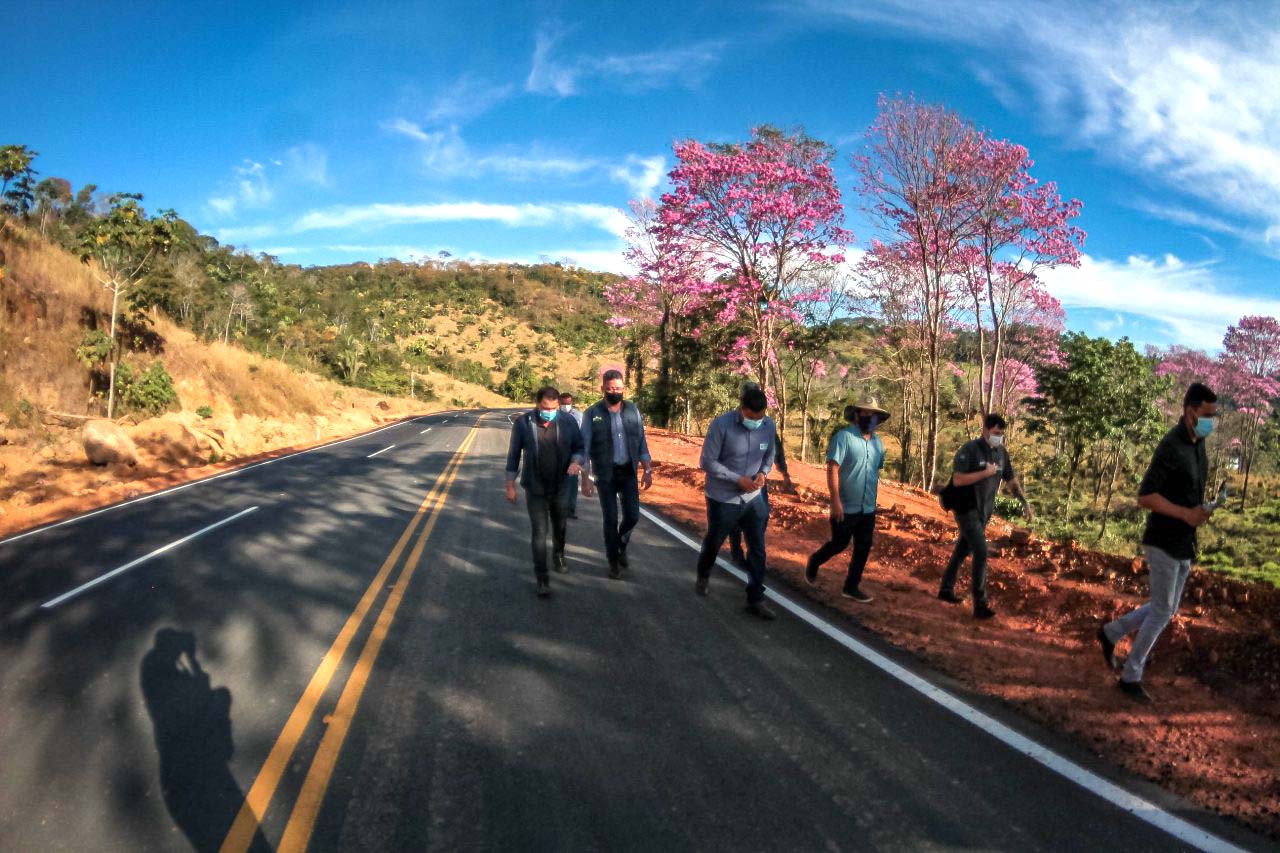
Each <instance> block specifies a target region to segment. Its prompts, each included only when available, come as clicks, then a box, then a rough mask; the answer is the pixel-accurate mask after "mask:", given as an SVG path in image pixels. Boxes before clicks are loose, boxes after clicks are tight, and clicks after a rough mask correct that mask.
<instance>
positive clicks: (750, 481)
mask: <svg viewBox="0 0 1280 853" xmlns="http://www.w3.org/2000/svg"><path fill="white" fill-rule="evenodd" d="M758 488H760V487H759V486H757V485H756V479H755V477H739V478H738V491H740V492H744V493H745V492H754V491H755V490H756V489H758Z"/></svg>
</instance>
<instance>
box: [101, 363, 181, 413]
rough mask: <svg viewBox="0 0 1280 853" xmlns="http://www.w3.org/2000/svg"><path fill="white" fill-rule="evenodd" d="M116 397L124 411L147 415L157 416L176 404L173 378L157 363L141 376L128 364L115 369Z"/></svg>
mask: <svg viewBox="0 0 1280 853" xmlns="http://www.w3.org/2000/svg"><path fill="white" fill-rule="evenodd" d="M116 395H117V397H118V398H119V400H120V402H121V404H122V405H123V406H124V408H125V409H128V410H129V411H134V412H143V413H145V414H148V415H158V414H160V413H161V412H164V411H166V410H167V409H169V408H171V407H173V406H174V405H175V404H176V403H177V402H178V392H177V389H175V388H174V387H173V377H172V376H170V375H169V371H167V370H165V368H164V365H163V364H162V363H161V362H158V361H157V362H156V363H155V364H153V365H151V367H149V368H147V370H146V372H145V373H143V374H142V375H141V376H138V375H136V374H135V373H134V371H133V368H132V367H131V366H130V365H129V364H128V363H121V364H120V365H119V366H118V367H116Z"/></svg>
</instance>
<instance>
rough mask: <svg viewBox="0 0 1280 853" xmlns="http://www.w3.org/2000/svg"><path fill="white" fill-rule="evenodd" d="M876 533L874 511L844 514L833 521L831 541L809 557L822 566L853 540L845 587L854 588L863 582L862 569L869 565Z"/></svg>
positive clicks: (815, 563) (816, 564)
mask: <svg viewBox="0 0 1280 853" xmlns="http://www.w3.org/2000/svg"><path fill="white" fill-rule="evenodd" d="M875 534H876V514H875V513H874V512H855V513H848V512H846V513H845V514H844V518H842V519H841V520H840V521H832V522H831V541H830V542H828V543H827V544H826V545H823V546H822V547H821V548H819V549H818V550H817V551H816V552H814V555H813V556H812V557H810V558H809V559H810V560H811V561H812V562H813V565H815V566H821V565H822V564H823V563H825V562H827V560H830V559H831V558H832V557H834V556H835V555H836V554H839V553H840V552H841V551H843V550H844V549H845V548H847V547H849V542H850V540H852V541H853V556H852V557H850V559H849V574H848V575H847V576H846V577H845V579H844V588H845V589H847V590H854V589H857V588H858V584H860V583H862V570H863V569H865V568H866V567H867V557H868V556H870V554H871V540H872V539H873V538H874V537H875Z"/></svg>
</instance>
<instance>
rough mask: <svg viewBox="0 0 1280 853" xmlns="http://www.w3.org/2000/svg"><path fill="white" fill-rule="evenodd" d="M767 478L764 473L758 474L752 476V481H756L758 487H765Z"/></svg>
mask: <svg viewBox="0 0 1280 853" xmlns="http://www.w3.org/2000/svg"><path fill="white" fill-rule="evenodd" d="M765 481H766V478H765V476H764V474H756V475H755V476H754V477H752V478H751V482H753V483H755V485H756V488H757V489H763V488H764V484H765Z"/></svg>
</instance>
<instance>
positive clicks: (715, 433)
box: [694, 385, 778, 619]
mask: <svg viewBox="0 0 1280 853" xmlns="http://www.w3.org/2000/svg"><path fill="white" fill-rule="evenodd" d="M768 405H769V402H768V398H767V397H766V396H765V393H764V391H762V390H761V389H760V388H759V387H757V386H755V385H749V386H748V387H747V388H745V389H744V390H743V392H742V398H741V405H740V406H739V408H737V409H735V410H734V411H732V412H726V413H725V414H723V415H721V416H720V417H718V418H716V419H715V420H714V421H712V422H711V426H710V428H708V429H707V438H706V440H705V441H704V442H703V444H702V459H701V462H700V466H701V468H702V470H703V471H705V472H706V473H707V485H706V494H707V535H706V538H704V539H703V540H702V551H701V552H700V553H699V554H698V579H697V583H696V584H695V587H694V588H695V590H696V591H697V593H698V595H706V594H707V588H708V583H709V581H710V578H711V567H712V566H713V565H715V561H716V555H717V554H719V553H720V546H721V545H723V544H724V540H725V539H726V538H727V537H728V536H729V533H730V532H731V531H732V530H733V529H734V528H735V527H738V526H739V525H741V527H742V532H743V535H744V537H745V538H746V541H747V554H748V557H747V573H748V575H749V577H750V579H749V581H748V583H747V612H748V613H750V614H752V615H753V616H758V617H759V618H761V619H773V618H774V612H773V611H772V610H770V609H769V608H768V607H767V606H766V605H765V603H764V567H765V543H764V534H765V527H766V525H767V524H768V522H769V507H768V505H767V504H766V503H765V501H764V497H763V495H762V494H761V490H762V489H763V487H764V482H765V478H766V477H767V476H768V474H769V471H770V470H772V468H773V460H774V457H775V454H776V453H777V442H778V436H777V430H776V428H775V427H774V424H773V420H772V419H771V418H769V417H768V416H767V415H766V414H765V410H766V409H767V408H768Z"/></svg>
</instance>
